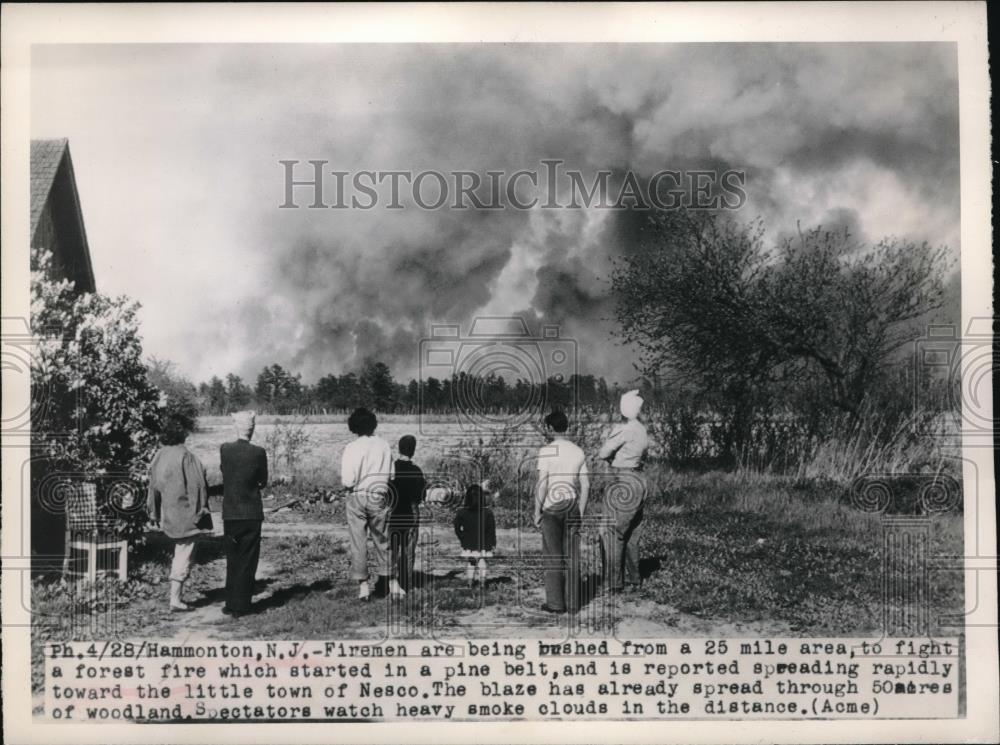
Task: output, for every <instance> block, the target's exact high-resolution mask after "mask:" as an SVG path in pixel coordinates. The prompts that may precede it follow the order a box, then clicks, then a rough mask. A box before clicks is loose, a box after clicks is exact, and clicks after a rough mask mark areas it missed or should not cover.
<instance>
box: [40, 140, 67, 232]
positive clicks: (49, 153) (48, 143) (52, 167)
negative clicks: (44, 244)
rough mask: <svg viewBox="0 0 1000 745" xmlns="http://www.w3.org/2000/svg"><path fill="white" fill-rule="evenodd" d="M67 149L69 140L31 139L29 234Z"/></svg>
mask: <svg viewBox="0 0 1000 745" xmlns="http://www.w3.org/2000/svg"><path fill="white" fill-rule="evenodd" d="M68 149H69V140H67V139H65V138H63V139H60V140H32V141H31V234H32V235H34V234H35V229H36V228H37V227H38V220H39V218H41V216H42V210H43V209H45V201H46V200H47V199H48V198H49V192H50V191H52V182H54V181H55V179H56V172H57V171H58V170H59V164H60V163H61V162H62V158H63V153H65V152H66V151H67V150H68Z"/></svg>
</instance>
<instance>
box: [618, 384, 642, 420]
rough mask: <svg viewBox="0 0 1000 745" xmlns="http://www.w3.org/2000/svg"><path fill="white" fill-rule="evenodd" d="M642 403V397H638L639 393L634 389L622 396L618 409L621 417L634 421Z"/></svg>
mask: <svg viewBox="0 0 1000 745" xmlns="http://www.w3.org/2000/svg"><path fill="white" fill-rule="evenodd" d="M642 403H643V402H642V396H640V395H639V391H638V389H636V390H634V391H629V392H628V393H623V394H622V400H621V403H620V404H619V406H618V408H619V409H620V410H621V412H622V416H623V417H625V418H626V419H635V418H636V417H637V416H639V409H641V408H642Z"/></svg>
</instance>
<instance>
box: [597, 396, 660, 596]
mask: <svg viewBox="0 0 1000 745" xmlns="http://www.w3.org/2000/svg"><path fill="white" fill-rule="evenodd" d="M642 403H643V401H642V397H641V396H640V395H639V391H629V392H628V393H625V394H623V395H622V398H621V403H620V406H619V408H620V410H621V413H622V416H623V417H625V421H624V422H623V423H621V424H618V425H616V426H615V427H614V428H613V429H612V430H611V433H610V435H609V436H608V439H607V440H606V441H605V443H604V445H603V446H602V447H601V451H600V453H598V456H597V457H598V458H599V459H600V460H604V461H609V463H610V465H609V471H610V473H611V476H612V478H611V479H609V482H608V487H607V489H606V490H605V492H604V503H603V505H602V512H603V514H604V517H605V520H606V523H607V527H605V529H604V530H603V531H602V534H601V552H602V553H603V555H604V577H605V581H606V583H607V588H608V590H609V591H610V592H612V593H616V592H621V591H622V590H624V589H625V580H626V577H627V579H628V582H629V584H630V585H632V586H633V587H637V586H638V585H639V583H640V576H639V540H638V538H639V537H638V535H637V531H638V528H639V525H640V524H641V523H642V516H643V515H642V508H643V504H644V502H645V499H646V491H647V485H646V480H645V477H644V475H643V473H642V466H643V461H644V460H645V457H646V451H647V450H648V449H649V436H648V435H647V434H646V427H645V426H643V424H642V422H640V421H639V410H640V409H641V408H642Z"/></svg>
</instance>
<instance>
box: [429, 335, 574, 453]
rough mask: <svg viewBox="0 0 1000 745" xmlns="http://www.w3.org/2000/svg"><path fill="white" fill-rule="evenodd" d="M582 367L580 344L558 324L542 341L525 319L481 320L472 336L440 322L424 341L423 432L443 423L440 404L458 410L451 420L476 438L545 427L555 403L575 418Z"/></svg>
mask: <svg viewBox="0 0 1000 745" xmlns="http://www.w3.org/2000/svg"><path fill="white" fill-rule="evenodd" d="M577 370H578V355H577V344H576V341H575V340H573V339H566V338H563V337H562V336H560V329H559V326H557V325H545V326H543V327H542V331H541V334H540V335H539V336H533V335H532V334H531V332H530V331H529V330H528V325H527V323H525V321H524V319H523V318H518V317H494V316H488V317H479V318H476V319H474V320H473V323H472V326H471V328H470V329H469V333H468V334H467V335H465V336H463V335H462V333H461V328H460V327H459V325H458V324H436V325H433V326H432V327H431V333H430V336H429V337H428V338H425V339H421V340H420V355H419V363H418V376H419V381H420V400H419V405H418V411H419V417H420V429H421V432H424V433H426V432H427V425H429V424H431V423H434V424H437V425H440V419H439V418H437V417H435V416H434V414H435V412H434V408H435V405H436V404H443V408H444V409H445V410H446V411H449V412H453V413H451V414H450V415H449V416H450V417H453V419H452V420H450V421H449V423H452V424H456V425H458V428H459V430H460V431H462V432H469V433H484V434H491V433H495V432H497V431H501V430H504V429H507V428H510V427H516V426H518V425H521V424H524V423H526V422H540V421H541V420H542V418H543V416H544V414H545V412H546V411H547V410H548V409H549V408H552V407H555V406H558V407H559V408H561V409H562V410H564V411H566V412H567V414H571V413H572V412H573V411H575V409H576V404H577V391H576V390H575V381H576V378H575V375H576V373H577ZM438 395H440V396H441V397H442V398H444V399H445V400H443V401H438V400H437V398H435V397H436V396H438Z"/></svg>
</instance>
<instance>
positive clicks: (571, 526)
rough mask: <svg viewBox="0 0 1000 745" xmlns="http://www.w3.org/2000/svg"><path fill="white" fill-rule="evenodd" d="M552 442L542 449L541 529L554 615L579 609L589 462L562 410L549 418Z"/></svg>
mask: <svg viewBox="0 0 1000 745" xmlns="http://www.w3.org/2000/svg"><path fill="white" fill-rule="evenodd" d="M545 427H546V429H547V431H548V433H549V434H550V436H551V437H552V441H551V442H550V443H548V444H547V445H544V446H543V447H542V448H541V449H540V450H539V451H538V484H537V486H536V489H535V525H536V526H537V527H539V528H540V529H541V531H542V554H543V556H544V560H545V565H546V569H545V604H544V605H543V606H542V610H544V611H546V612H548V613H565V612H566V611H567V610H569V611H570V612H575V611H576V610H578V608H579V573H580V572H579V569H580V521H581V517H582V516H583V513H584V510H585V509H586V508H587V497H588V494H589V492H590V476H589V473H588V471H587V458H586V456H585V455H584V453H583V451H582V450H581V449H580V448H579V447H577V446H576V444H574V443H572V442H570V441H569V440H567V439H566V430H567V429H568V428H569V421H568V420H567V418H566V415H565V414H564V413H563V412H561V411H553V412H552V413H551V414H549V415H548V416H547V417H546V418H545Z"/></svg>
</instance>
